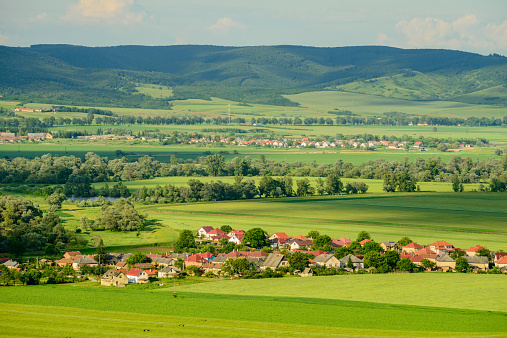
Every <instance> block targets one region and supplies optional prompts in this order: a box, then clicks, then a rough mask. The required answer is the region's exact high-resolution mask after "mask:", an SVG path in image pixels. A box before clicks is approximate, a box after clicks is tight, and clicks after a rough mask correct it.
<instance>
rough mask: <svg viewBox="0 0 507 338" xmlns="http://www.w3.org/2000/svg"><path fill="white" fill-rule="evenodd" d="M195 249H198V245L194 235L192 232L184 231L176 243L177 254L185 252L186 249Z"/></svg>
mask: <svg viewBox="0 0 507 338" xmlns="http://www.w3.org/2000/svg"><path fill="white" fill-rule="evenodd" d="M195 247H197V244H196V243H195V239H194V234H193V233H192V231H190V230H183V231H182V232H181V233H180V236H179V237H178V239H177V240H176V243H174V250H175V251H177V252H183V251H185V250H186V249H191V248H195Z"/></svg>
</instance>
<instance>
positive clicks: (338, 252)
mask: <svg viewBox="0 0 507 338" xmlns="http://www.w3.org/2000/svg"><path fill="white" fill-rule="evenodd" d="M351 253H352V250H350V249H349V248H347V247H346V246H340V247H339V248H336V249H335V250H334V256H335V257H336V258H338V259H342V258H343V257H345V256H347V255H348V254H351Z"/></svg>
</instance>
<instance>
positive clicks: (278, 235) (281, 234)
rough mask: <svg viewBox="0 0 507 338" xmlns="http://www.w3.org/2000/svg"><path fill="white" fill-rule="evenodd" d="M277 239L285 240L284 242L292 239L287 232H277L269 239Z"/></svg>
mask: <svg viewBox="0 0 507 338" xmlns="http://www.w3.org/2000/svg"><path fill="white" fill-rule="evenodd" d="M275 238H278V239H284V240H289V239H290V237H289V236H288V235H287V234H286V233H285V232H275V233H274V234H272V235H271V236H269V238H268V239H275Z"/></svg>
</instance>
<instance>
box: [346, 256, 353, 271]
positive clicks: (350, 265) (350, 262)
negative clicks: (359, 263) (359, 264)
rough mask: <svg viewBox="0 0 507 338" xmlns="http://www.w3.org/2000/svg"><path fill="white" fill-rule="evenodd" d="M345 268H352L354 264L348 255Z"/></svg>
mask: <svg viewBox="0 0 507 338" xmlns="http://www.w3.org/2000/svg"><path fill="white" fill-rule="evenodd" d="M347 268H349V269H353V268H354V264H353V263H352V259H351V258H350V256H349V259H347Z"/></svg>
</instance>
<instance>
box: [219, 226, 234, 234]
mask: <svg viewBox="0 0 507 338" xmlns="http://www.w3.org/2000/svg"><path fill="white" fill-rule="evenodd" d="M220 230H222V231H224V232H225V233H229V232H231V231H232V227H231V226H230V225H222V226H221V227H220Z"/></svg>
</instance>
